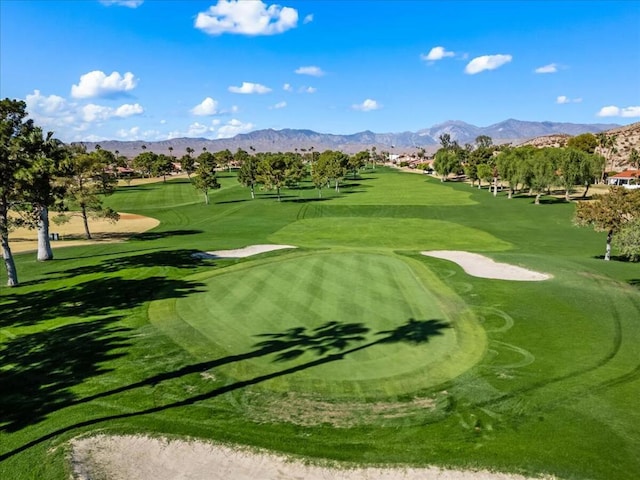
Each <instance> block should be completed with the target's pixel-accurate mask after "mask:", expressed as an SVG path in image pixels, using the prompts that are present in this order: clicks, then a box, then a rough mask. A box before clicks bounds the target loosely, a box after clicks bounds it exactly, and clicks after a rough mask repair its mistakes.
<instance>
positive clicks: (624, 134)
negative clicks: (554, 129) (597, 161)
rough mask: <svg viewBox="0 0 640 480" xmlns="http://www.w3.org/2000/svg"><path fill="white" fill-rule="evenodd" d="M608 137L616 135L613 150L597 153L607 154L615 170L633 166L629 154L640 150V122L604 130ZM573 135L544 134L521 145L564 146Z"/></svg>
mask: <svg viewBox="0 0 640 480" xmlns="http://www.w3.org/2000/svg"><path fill="white" fill-rule="evenodd" d="M604 133H605V134H606V135H607V136H608V137H611V136H613V137H615V146H614V148H613V149H612V151H611V152H609V149H607V151H606V152H605V151H602V150H601V149H600V148H597V149H596V153H600V154H601V155H603V156H605V157H606V158H607V159H608V161H609V166H610V168H612V169H613V170H622V169H624V168H628V167H631V164H630V163H629V156H630V155H631V149H633V148H635V149H636V150H637V151H638V152H640V122H636V123H632V124H631V125H626V126H624V127H616V128H612V129H610V130H606V131H605V132H604ZM572 136H573V135H544V136H540V137H536V138H532V139H530V140H527V141H525V142H522V143H520V145H533V146H536V147H540V148H541V147H564V146H566V144H567V141H568V140H569V139H570V138H571V137H572Z"/></svg>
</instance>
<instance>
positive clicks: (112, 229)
mask: <svg viewBox="0 0 640 480" xmlns="http://www.w3.org/2000/svg"><path fill="white" fill-rule="evenodd" d="M158 225H160V222H159V221H158V220H156V219H155V218H151V217H144V216H142V215H136V214H133V213H122V212H121V213H120V220H118V221H117V222H115V223H112V222H109V221H108V220H104V219H95V220H94V219H90V220H89V230H90V231H91V236H92V237H93V240H86V239H84V223H83V222H82V219H81V218H80V217H78V216H73V217H71V219H70V220H69V222H67V223H63V224H62V225H56V224H55V223H53V221H52V222H51V224H50V225H49V232H51V233H57V234H58V235H59V238H60V240H54V241H52V242H51V248H52V249H54V250H55V249H56V248H60V247H75V246H77V245H92V244H95V243H112V242H121V241H124V240H126V239H127V238H129V237H131V236H133V235H135V234H137V233H142V232H146V231H147V230H151V229H152V228H155V227H157V226H158ZM9 245H10V246H11V251H12V252H13V253H19V252H28V251H32V250H37V249H38V235H37V232H36V231H35V230H30V229H27V228H16V229H15V230H12V231H11V233H10V234H9Z"/></svg>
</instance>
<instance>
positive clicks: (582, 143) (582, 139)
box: [567, 133, 598, 153]
mask: <svg viewBox="0 0 640 480" xmlns="http://www.w3.org/2000/svg"><path fill="white" fill-rule="evenodd" d="M597 146H598V139H597V138H596V136H595V135H594V134H593V133H583V134H581V135H576V136H575V137H571V138H570V139H569V140H567V147H569V148H575V149H576V150H580V151H582V152H585V153H594V152H595V151H596V147H597Z"/></svg>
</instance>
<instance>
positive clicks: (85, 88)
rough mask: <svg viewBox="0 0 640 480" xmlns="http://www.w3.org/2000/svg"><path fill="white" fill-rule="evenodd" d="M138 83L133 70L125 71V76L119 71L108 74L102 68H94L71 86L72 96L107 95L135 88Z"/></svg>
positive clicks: (91, 96) (90, 96) (92, 96)
mask: <svg viewBox="0 0 640 480" xmlns="http://www.w3.org/2000/svg"><path fill="white" fill-rule="evenodd" d="M137 83H138V81H137V80H136V79H135V78H134V76H133V73H131V72H127V73H125V74H124V76H122V75H120V73H119V72H113V73H111V75H108V76H107V75H106V74H105V73H104V72H102V71H100V70H94V71H92V72H89V73H85V74H84V75H82V76H81V77H80V82H79V83H78V85H73V86H72V87H71V96H72V97H74V98H95V97H105V96H110V95H114V94H118V93H122V92H128V91H129V90H133V89H134V88H135V87H136V85H137Z"/></svg>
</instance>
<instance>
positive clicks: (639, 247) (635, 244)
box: [613, 218, 640, 262]
mask: <svg viewBox="0 0 640 480" xmlns="http://www.w3.org/2000/svg"><path fill="white" fill-rule="evenodd" d="M613 244H614V245H615V246H616V248H617V249H618V250H620V253H622V254H623V255H626V256H627V257H629V260H631V261H632V262H638V261H640V218H636V219H635V220H632V221H631V222H629V223H627V224H626V225H624V226H623V227H622V228H621V229H620V231H619V232H618V234H617V235H616V236H615V237H614V238H613Z"/></svg>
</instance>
